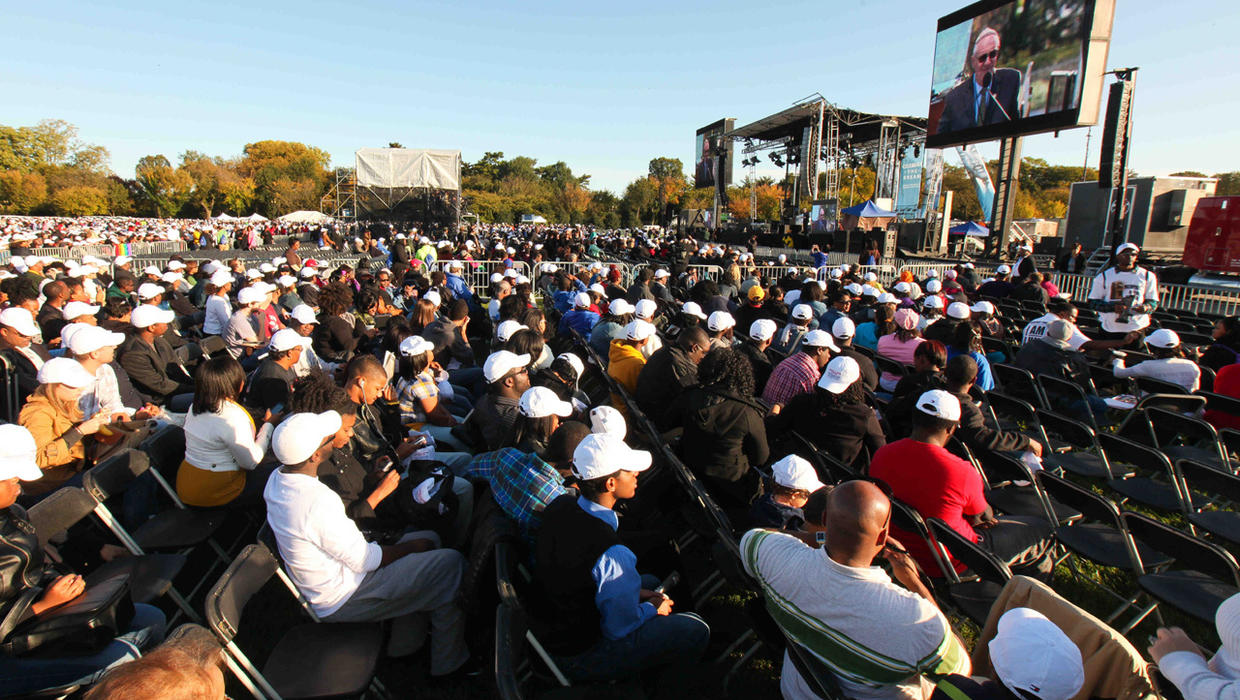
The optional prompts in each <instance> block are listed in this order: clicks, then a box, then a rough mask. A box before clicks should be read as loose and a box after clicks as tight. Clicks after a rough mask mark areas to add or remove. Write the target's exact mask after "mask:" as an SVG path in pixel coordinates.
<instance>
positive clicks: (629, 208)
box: [620, 177, 659, 226]
mask: <svg viewBox="0 0 1240 700" xmlns="http://www.w3.org/2000/svg"><path fill="white" fill-rule="evenodd" d="M658 204H659V191H658V188H657V187H656V186H655V184H654V180H653V179H651V178H649V177H642V178H638V179H636V180H634V181H633V182H630V183H629V186H628V187H626V188H625V189H624V198H623V199H622V200H621V202H620V221H621V225H623V226H640V225H642V224H644V223H654V221H655V218H656V212H657V211H658V210H657V209H656V207H657V206H658Z"/></svg>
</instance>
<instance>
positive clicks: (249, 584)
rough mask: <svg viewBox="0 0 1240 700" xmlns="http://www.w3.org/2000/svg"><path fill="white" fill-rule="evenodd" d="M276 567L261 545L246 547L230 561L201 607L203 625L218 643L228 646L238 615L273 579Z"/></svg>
mask: <svg viewBox="0 0 1240 700" xmlns="http://www.w3.org/2000/svg"><path fill="white" fill-rule="evenodd" d="M277 568H279V564H278V563H277V562H276V559H275V557H274V556H272V554H271V552H270V551H269V550H268V549H267V548H266V547H264V546H262V545H257V544H252V545H248V546H247V547H246V548H245V549H243V550H241V553H240V554H238V555H237V556H236V558H235V559H233V561H232V563H231V564H229V565H228V568H227V569H225V570H224V573H223V574H221V575H220V578H219V580H217V581H216V582H215V585H214V586H212V587H211V591H210V592H209V593H207V598H206V601H205V602H204V603H203V605H204V607H205V608H206V613H207V624H209V625H210V626H211V629H212V631H214V632H215V633H216V635H218V636H219V637H220V639H222V640H224V641H226V642H229V641H232V639H233V637H235V636H236V635H237V630H239V629H241V612H242V611H243V610H244V609H245V606H246V604H248V603H249V602H250V599H251V598H253V597H254V594H256V593H258V592H259V590H261V589H262V587H263V586H264V585H266V584H267V581H269V580H271V577H272V576H274V575H275V573H276V569H277Z"/></svg>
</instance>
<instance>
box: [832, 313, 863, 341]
mask: <svg viewBox="0 0 1240 700" xmlns="http://www.w3.org/2000/svg"><path fill="white" fill-rule="evenodd" d="M856 334H857V324H855V323H853V320H852V319H851V318H848V317H847V316H843V317H841V318H837V319H835V323H832V324H831V335H833V336H835V337H836V338H840V339H841V340H848V339H849V338H851V337H853V336H854V335H856Z"/></svg>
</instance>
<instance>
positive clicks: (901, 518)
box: [890, 498, 959, 582]
mask: <svg viewBox="0 0 1240 700" xmlns="http://www.w3.org/2000/svg"><path fill="white" fill-rule="evenodd" d="M890 501H891V524H892V525H893V526H894V527H896V528H899V529H900V530H903V531H905V532H908V533H912V534H913V535H914V536H916V537H920V538H921V540H922V541H923V542H925V543H926V549H928V550H929V551H930V555H931V556H933V557H934V563H935V565H937V566H938V567H939V571H940V572H941V573H942V574H943V575H944V576H946V577H947V580H948V581H952V582H955V581H958V580H959V577H958V576H957V574H956V567H954V566H952V565H951V562H949V561H948V560H947V557H945V556H944V554H943V551H942V550H941V549H940V548H939V543H938V542H937V541H935V539H934V534H933V533H931V532H930V527H929V526H928V525H926V521H925V519H924V518H922V517H921V513H918V512H917V509H916V508H914V507H912V506H910V505H909V504H907V503H905V502H904V501H901V500H899V499H896V498H891V499H890Z"/></svg>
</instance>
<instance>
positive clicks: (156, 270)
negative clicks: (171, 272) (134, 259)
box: [142, 265, 164, 277]
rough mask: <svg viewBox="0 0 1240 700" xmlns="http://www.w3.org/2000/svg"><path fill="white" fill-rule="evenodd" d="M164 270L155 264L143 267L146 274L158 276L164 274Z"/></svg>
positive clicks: (143, 272)
mask: <svg viewBox="0 0 1240 700" xmlns="http://www.w3.org/2000/svg"><path fill="white" fill-rule="evenodd" d="M163 272H164V271H163V270H161V269H159V268H158V267H156V266H155V265H147V266H146V267H144V268H142V274H144V275H155V276H156V277H159V276H160V275H162V274H163Z"/></svg>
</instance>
